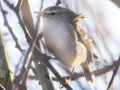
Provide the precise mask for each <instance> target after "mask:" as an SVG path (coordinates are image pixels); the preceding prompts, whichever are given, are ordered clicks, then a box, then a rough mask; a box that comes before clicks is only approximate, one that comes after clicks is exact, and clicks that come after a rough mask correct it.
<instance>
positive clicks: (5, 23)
mask: <svg viewBox="0 0 120 90" xmlns="http://www.w3.org/2000/svg"><path fill="white" fill-rule="evenodd" d="M0 8H1V11H2V15H3V18H4V25H5V26H6V27H7V28H8V30H9V32H10V34H11V36H12V38H13V40H14V41H15V43H16V48H18V50H19V51H20V52H21V51H22V47H21V45H20V43H19V41H18V39H17V38H16V36H15V35H14V33H13V30H12V28H11V27H10V26H9V24H8V20H7V19H6V17H5V14H7V12H6V11H4V10H3V8H2V5H1V3H0Z"/></svg>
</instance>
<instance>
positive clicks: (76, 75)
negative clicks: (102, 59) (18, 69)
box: [28, 61, 120, 81]
mask: <svg viewBox="0 0 120 90" xmlns="http://www.w3.org/2000/svg"><path fill="white" fill-rule="evenodd" d="M117 63H118V61H115V62H114V63H113V64H111V65H106V66H105V67H104V68H101V69H98V70H95V71H93V72H94V75H95V76H96V77H97V76H99V75H102V74H105V73H107V72H109V71H112V70H113V69H114V68H115V67H116V64H117ZM119 65H120V63H119ZM69 77H70V76H68V77H64V78H69ZM80 77H84V73H83V72H81V73H74V74H73V76H72V78H71V80H77V79H78V78H80ZM28 78H30V79H37V77H36V76H28ZM52 79H53V80H54V81H58V79H57V78H54V77H52Z"/></svg>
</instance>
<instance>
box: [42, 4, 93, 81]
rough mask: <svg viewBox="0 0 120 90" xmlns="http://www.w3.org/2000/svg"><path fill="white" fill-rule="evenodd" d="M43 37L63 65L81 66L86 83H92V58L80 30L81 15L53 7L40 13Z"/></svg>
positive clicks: (85, 37) (88, 42)
mask: <svg viewBox="0 0 120 90" xmlns="http://www.w3.org/2000/svg"><path fill="white" fill-rule="evenodd" d="M41 16H42V17H43V22H44V28H43V36H44V38H45V42H46V44H47V46H48V48H49V49H50V51H51V52H52V53H53V55H55V57H56V58H57V59H58V60H59V61H60V62H61V63H62V64H64V65H66V66H68V67H73V68H75V67H76V66H78V65H81V66H82V69H83V71H84V75H85V77H86V80H87V81H91V82H92V83H94V74H93V71H92V68H91V65H90V62H92V59H93V57H94V55H93V53H92V49H91V41H90V39H89V38H88V37H87V36H86V35H85V33H84V32H83V30H82V19H83V18H84V16H83V15H82V14H80V15H77V14H75V13H74V12H73V11H71V10H70V9H67V8H62V7H59V6H53V7H48V8H46V9H45V10H44V11H43V12H42V13H41Z"/></svg>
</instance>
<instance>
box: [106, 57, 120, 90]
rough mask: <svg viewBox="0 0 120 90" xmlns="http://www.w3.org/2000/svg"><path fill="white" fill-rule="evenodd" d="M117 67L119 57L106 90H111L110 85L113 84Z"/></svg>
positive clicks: (119, 60) (119, 61) (119, 63)
mask: <svg viewBox="0 0 120 90" xmlns="http://www.w3.org/2000/svg"><path fill="white" fill-rule="evenodd" d="M119 65H120V56H119V59H118V61H117V64H116V67H115V69H114V70H113V75H112V78H111V80H110V82H109V85H108V88H107V90H110V88H111V86H112V84H113V81H114V78H115V76H116V74H117V71H118V68H119Z"/></svg>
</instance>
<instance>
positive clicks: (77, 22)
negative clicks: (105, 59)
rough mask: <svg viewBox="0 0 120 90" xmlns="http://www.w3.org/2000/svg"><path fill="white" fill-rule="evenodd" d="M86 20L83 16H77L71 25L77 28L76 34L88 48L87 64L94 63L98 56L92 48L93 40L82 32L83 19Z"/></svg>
mask: <svg viewBox="0 0 120 90" xmlns="http://www.w3.org/2000/svg"><path fill="white" fill-rule="evenodd" d="M83 18H85V16H84V15H83V13H82V14H79V15H77V16H76V17H74V18H73V19H72V21H71V24H72V25H73V26H74V27H75V30H76V33H77V35H78V40H79V41H80V42H82V43H83V44H84V45H85V47H86V48H87V60H86V63H88V64H89V63H90V62H91V63H93V58H97V56H96V55H94V54H93V52H92V48H91V41H92V40H91V39H89V38H88V36H87V35H86V34H85V33H84V31H83V30H82V19H83Z"/></svg>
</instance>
